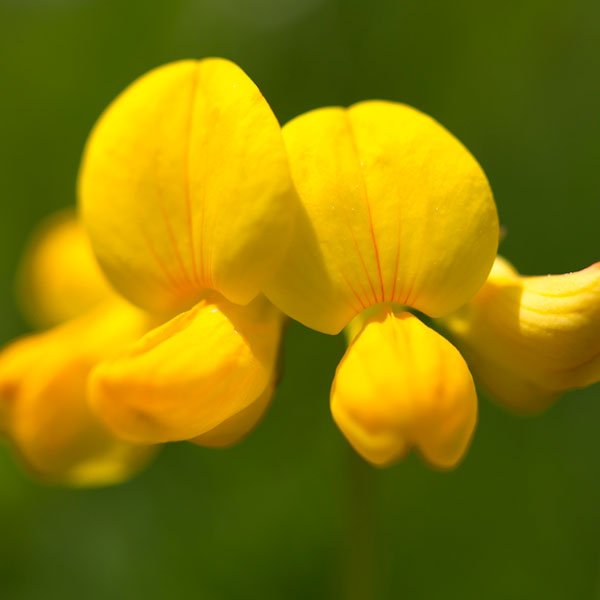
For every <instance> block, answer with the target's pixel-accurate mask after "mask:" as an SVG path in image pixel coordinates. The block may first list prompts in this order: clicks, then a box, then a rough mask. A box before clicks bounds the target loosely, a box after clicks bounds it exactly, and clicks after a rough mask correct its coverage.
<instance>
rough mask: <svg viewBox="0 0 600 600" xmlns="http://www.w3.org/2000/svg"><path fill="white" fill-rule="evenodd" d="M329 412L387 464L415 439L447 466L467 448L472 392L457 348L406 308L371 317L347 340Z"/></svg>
mask: <svg viewBox="0 0 600 600" xmlns="http://www.w3.org/2000/svg"><path fill="white" fill-rule="evenodd" d="M331 412H332V413H333V417H334V419H335V421H336V423H337V424H338V426H339V428H340V429H341V430H342V432H343V433H344V435H345V436H346V437H347V438H348V441H349V442H350V443H351V444H352V445H353V446H354V448H355V449H356V450H357V451H358V452H359V453H360V454H361V455H362V456H364V457H365V458H366V459H367V460H369V461H371V462H372V463H374V464H376V465H387V464H389V463H391V462H394V461H396V460H398V459H400V458H402V457H404V456H405V455H406V454H407V452H408V451H409V450H410V449H411V448H412V447H413V446H414V447H416V448H418V450H419V451H420V453H421V454H422V455H423V456H424V457H425V458H426V460H427V461H428V462H430V463H431V464H433V465H435V466H438V467H442V468H449V467H453V466H454V465H456V463H457V462H458V461H459V460H460V459H461V457H462V456H463V454H464V453H465V451H466V449H467V446H468V444H469V441H470V439H471V436H472V434H473V430H474V428H475V423H476V420H477V397H476V394H475V387H474V385H473V380H472V378H471V374H470V373H469V369H468V368H467V365H466V364H465V362H464V360H463V358H462V357H461V355H460V354H459V352H458V350H456V348H454V346H452V344H450V343H449V342H448V341H446V340H445V339H444V338H443V337H442V336H440V335H439V334H437V333H436V332H435V331H433V330H432V329H430V328H429V327H427V326H426V325H424V324H423V323H422V322H421V321H420V320H419V319H418V318H417V317H415V316H414V315H412V314H410V313H406V312H404V313H400V314H398V315H395V314H393V313H392V312H388V313H385V314H382V315H380V316H379V317H372V318H371V319H369V320H368V321H367V322H366V324H365V326H364V327H363V329H362V331H361V332H360V333H359V334H358V336H357V337H356V338H355V339H354V341H353V342H352V343H351V344H350V346H349V347H348V350H347V351H346V354H345V355H344V358H343V359H342V361H341V362H340V364H339V366H338V368H337V372H336V375H335V379H334V382H333V386H332V390H331Z"/></svg>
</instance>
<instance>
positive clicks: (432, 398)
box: [266, 101, 600, 468]
mask: <svg viewBox="0 0 600 600" xmlns="http://www.w3.org/2000/svg"><path fill="white" fill-rule="evenodd" d="M283 131H284V139H285V142H286V146H287V150H288V153H289V157H290V166H291V169H292V176H293V179H294V182H295V185H296V187H297V190H298V193H299V196H300V200H301V204H302V208H303V210H301V212H300V215H299V222H298V225H297V228H296V233H295V236H294V239H293V241H292V244H291V248H290V252H289V254H288V255H287V258H286V260H285V262H284V263H283V265H282V267H281V268H280V271H279V272H278V274H277V276H276V277H275V278H274V279H273V280H272V282H271V283H270V284H269V285H268V286H267V288H266V294H267V296H268V297H269V298H270V299H271V301H272V302H273V303H274V304H275V305H276V306H277V307H279V308H280V309H281V310H283V311H284V312H285V313H286V314H288V315H290V316H291V317H293V318H294V319H297V320H298V321H300V322H302V323H303V324H305V325H307V326H308V327H311V328H313V329H316V330H318V331H322V332H324V333H328V334H336V333H338V332H340V331H341V330H342V329H343V328H344V327H346V333H347V335H348V337H349V338H350V340H351V341H350V344H349V347H348V349H347V351H346V354H345V356H344V357H343V359H342V361H341V363H340V365H339V366H338V369H337V372H336V375H335V379H334V381H333V386H332V390H331V410H332V413H333V417H334V419H335V421H336V422H337V424H338V426H339V427H340V429H341V430H342V432H343V433H344V434H345V435H346V437H347V438H348V440H349V441H350V443H351V444H352V445H353V446H354V447H355V448H356V450H357V451H358V452H359V453H360V454H362V455H363V456H364V457H365V458H367V459H368V460H370V461H371V462H373V463H375V464H377V465H385V464H389V463H391V462H393V461H395V460H397V459H398V458H401V457H402V456H404V455H405V454H406V453H407V452H408V451H409V450H410V449H411V447H416V448H417V449H418V450H419V451H420V453H421V454H422V455H423V456H424V457H425V458H426V459H427V460H428V461H429V462H430V463H431V464H433V465H436V466H438V467H442V468H448V467H452V466H454V465H455V464H456V463H457V462H458V461H459V460H460V458H461V457H462V456H463V454H464V452H465V450H466V448H467V446H468V444H469V441H470V439H471V436H472V433H473V430H474V427H475V424H476V418H477V403H476V394H475V388H474V385H473V380H472V378H471V374H470V372H469V369H468V367H467V364H466V363H465V361H464V360H463V358H462V357H461V355H460V354H459V352H458V350H457V349H455V348H454V347H453V346H452V345H451V344H450V342H448V341H447V340H445V339H444V338H443V337H441V336H440V335H439V334H438V333H436V332H435V331H434V330H433V329H431V328H429V327H428V326H427V325H425V324H424V323H423V322H422V321H420V320H419V319H418V318H417V316H415V315H414V314H412V313H411V312H409V311H418V312H420V313H424V314H425V315H427V316H428V317H432V318H444V317H448V315H453V313H454V312H455V311H457V310H459V309H460V307H461V306H462V305H464V304H465V303H467V302H468V301H469V300H470V299H471V297H472V296H473V295H474V294H476V292H477V291H478V290H479V289H480V288H481V287H482V285H484V282H485V281H486V278H487V276H488V274H489V272H490V269H491V267H492V265H493V263H494V259H495V256H496V251H497V244H498V233H499V232H498V220H497V214H496V208H495V204H494V201H493V197H492V194H491V190H490V188H489V185H488V182H487V180H486V177H485V175H484V173H483V171H482V170H481V168H480V167H479V165H478V164H477V162H476V161H475V159H474V158H473V157H472V156H471V154H470V153H469V152H468V151H467V150H466V149H465V148H464V146H462V145H461V143H460V142H459V141H458V140H456V139H455V138H454V137H453V136H452V135H451V134H450V133H448V132H447V131H446V130H445V129H444V128H442V127H441V126H440V125H439V124H438V123H436V122H435V121H434V120H433V119H431V118H429V117H427V116H426V115H424V114H422V113H420V112H418V111H416V110H414V109H412V108H410V107H408V106H404V105H400V104H395V103H391V102H379V101H371V102H363V103H359V104H356V105H354V106H352V107H350V108H349V109H342V108H324V109H319V110H315V111H312V112H309V113H307V114H305V115H302V116H300V117H298V118H296V119H294V120H292V121H291V122H290V123H288V124H287V125H286V126H285V127H284V129H283ZM496 264H497V265H498V264H501V263H496ZM495 271H496V269H495ZM598 273H599V270H598V269H597V267H593V268H591V269H588V270H587V271H583V272H582V273H580V274H574V275H567V276H562V277H558V278H554V279H527V280H521V279H519V278H518V277H517V275H516V274H514V273H513V272H511V273H510V274H509V275H505V274H503V275H502V278H501V283H498V280H497V279H496V278H495V275H494V273H492V277H491V278H490V281H489V282H488V283H487V284H486V285H485V286H484V287H483V289H482V291H481V292H480V293H479V294H478V295H477V296H475V298H474V300H473V301H472V302H471V304H469V305H468V308H467V309H464V310H463V311H461V312H460V313H458V316H455V315H453V316H451V317H448V318H447V319H446V320H445V321H444V322H445V323H446V324H447V326H448V327H450V329H451V330H452V331H453V332H454V334H455V335H456V337H457V339H459V341H460V342H461V347H464V348H465V353H466V355H467V357H468V358H469V359H470V360H472V361H473V365H474V367H475V371H476V373H477V374H478V375H481V377H482V379H483V381H484V382H485V383H486V384H487V385H488V387H490V388H491V389H492V391H494V392H496V393H498V394H499V395H500V396H507V395H508V396H509V397H510V398H511V400H510V401H512V402H514V403H517V402H521V400H517V398H516V397H514V394H515V390H516V387H517V386H520V389H519V390H518V392H519V393H522V394H523V395H524V396H525V395H527V394H531V393H534V394H536V393H537V392H538V391H539V392H540V393H541V392H542V391H543V393H544V397H546V396H548V393H547V392H548V391H551V392H553V393H555V392H557V391H560V390H564V389H567V388H569V387H573V386H578V385H587V384H588V383H591V382H592V381H597V380H598V364H599V360H600V359H599V358H598V351H599V346H598V344H599V340H600V335H599V334H600V325H599V311H600V302H599V288H598V286H599V283H598V282H599V279H598ZM521 292H523V293H522V294H521ZM519 311H520V315H519ZM493 336H495V340H494V339H492V338H493ZM536 386H537V387H536ZM539 395H540V394H538V396H539ZM537 399H538V397H537V396H536V397H535V398H534V401H537ZM525 403H526V402H525ZM525 403H523V404H525Z"/></svg>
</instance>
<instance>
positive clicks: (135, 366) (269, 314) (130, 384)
mask: <svg viewBox="0 0 600 600" xmlns="http://www.w3.org/2000/svg"><path fill="white" fill-rule="evenodd" d="M281 329H282V315H281V313H279V311H277V310H275V308H274V307H273V306H272V305H270V304H269V303H268V302H267V301H266V300H265V299H264V298H263V297H258V298H257V299H256V300H254V301H253V302H252V303H251V304H249V305H248V306H245V307H240V306H236V305H233V304H230V303H228V302H226V301H224V300H222V299H216V298H213V299H210V300H205V301H202V302H201V303H200V304H198V305H196V306H195V307H194V308H193V309H191V310H189V311H188V312H186V313H182V314H181V315H179V316H177V317H175V318H174V319H172V320H171V321H169V322H168V323H166V324H165V325H163V326H161V327H159V328H157V329H155V330H153V331H151V332H150V333H149V334H147V335H146V336H145V337H144V338H143V339H142V340H140V342H139V343H137V344H135V345H134V346H132V347H131V348H130V349H129V351H127V352H124V353H123V354H122V355H121V356H119V357H117V358H115V359H113V360H110V361H107V362H105V363H104V364H102V365H100V366H99V367H98V368H97V369H96V371H95V373H94V376H93V379H92V402H93V405H94V407H95V409H96V411H97V413H98V415H99V416H100V417H101V418H102V419H103V420H104V421H105V423H106V424H107V425H108V426H109V427H110V428H111V429H113V430H114V431H115V433H116V434H117V435H119V436H120V437H122V438H123V439H128V440H132V441H137V442H142V443H154V442H166V441H175V440H187V439H191V438H195V437H197V436H200V435H202V434H204V433H207V432H209V431H211V430H212V429H214V428H215V427H217V426H219V425H221V424H223V423H224V422H225V421H227V420H228V419H230V418H232V417H233V416H234V415H236V414H238V413H239V412H240V411H242V410H243V409H245V408H247V407H249V406H250V405H251V404H252V403H254V402H257V401H259V400H260V397H261V394H263V392H265V390H266V388H267V387H268V386H269V385H270V383H271V381H272V379H273V377H274V373H275V368H276V360H277V355H278V350H279V340H280V336H281Z"/></svg>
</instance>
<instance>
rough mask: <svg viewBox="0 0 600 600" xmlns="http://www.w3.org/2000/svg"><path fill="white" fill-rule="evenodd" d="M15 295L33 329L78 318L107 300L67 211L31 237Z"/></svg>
mask: <svg viewBox="0 0 600 600" xmlns="http://www.w3.org/2000/svg"><path fill="white" fill-rule="evenodd" d="M18 292H19V300H20V304H21V306H22V309H23V312H24V313H25V315H26V317H27V319H28V320H29V321H30V322H31V323H32V324H33V325H36V326H38V327H50V326H53V325H57V324H59V323H62V322H63V321H66V320H68V319H71V318H73V317H76V316H79V315H80V314H82V313H84V312H85V311H86V310H88V309H90V308H92V307H93V306H95V305H97V304H98V303H99V302H101V301H103V300H105V299H106V298H108V297H109V296H110V295H111V294H112V291H111V289H110V288H109V286H108V283H107V281H106V279H105V277H104V275H103V274H102V272H101V271H100V269H99V267H98V264H97V263H96V259H95V258H94V255H93V252H92V249H91V247H90V244H89V241H88V239H87V236H86V234H85V231H84V229H83V226H82V225H81V224H80V222H79V220H78V219H77V218H76V216H75V214H74V213H73V212H72V211H69V210H66V211H63V212H60V213H57V214H55V215H53V216H51V217H50V218H48V219H47V220H46V221H45V222H44V223H42V225H41V227H39V228H38V230H37V231H36V232H35V233H34V235H33V236H32V239H31V241H30V243H29V246H28V248H27V250H26V252H25V255H24V257H23V260H22V262H21V266H20V270H19V280H18Z"/></svg>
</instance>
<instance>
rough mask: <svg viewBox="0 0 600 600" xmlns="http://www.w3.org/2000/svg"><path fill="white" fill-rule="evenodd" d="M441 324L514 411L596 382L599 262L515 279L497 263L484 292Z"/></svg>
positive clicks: (599, 371)
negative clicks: (584, 267) (580, 268)
mask: <svg viewBox="0 0 600 600" xmlns="http://www.w3.org/2000/svg"><path fill="white" fill-rule="evenodd" d="M444 322H445V324H446V326H447V327H448V328H449V330H450V331H451V332H452V334H453V335H454V337H455V339H456V341H457V343H458V345H459V347H460V348H461V350H462V352H463V353H464V355H465V357H466V358H467V360H468V362H469V365H470V366H471V369H472V370H473V373H474V374H475V376H476V377H477V378H478V379H479V380H480V381H481V383H482V384H483V386H484V387H485V388H487V390H488V391H489V392H490V393H491V395H492V396H494V397H495V398H497V399H498V400H499V401H500V402H502V403H503V404H505V405H507V406H509V407H511V408H513V409H515V410H517V411H520V412H536V411H538V410H541V409H543V408H545V407H547V406H548V405H549V404H551V403H552V402H553V401H554V400H555V399H556V398H557V397H558V396H559V395H560V394H561V393H562V392H564V391H565V390H568V389H571V388H578V387H584V386H587V385H590V384H592V383H595V382H597V381H600V263H596V264H594V265H592V266H591V267H588V268H587V269H583V270H582V271H578V272H575V273H568V274H565V275H552V276H551V275H548V276H543V277H522V276H519V274H518V273H517V272H516V271H515V270H514V268H513V267H512V266H511V265H510V264H509V263H507V262H506V261H505V260H504V259H502V258H500V257H498V258H497V259H496V263H495V265H494V268H493V270H492V272H491V274H490V277H489V279H488V281H487V282H486V284H485V286H484V287H483V288H482V289H481V290H480V291H479V292H478V293H477V294H476V295H475V296H474V297H473V298H472V300H471V301H470V302H469V303H468V304H467V305H466V306H465V307H464V308H463V309H461V310H460V311H458V312H457V313H455V314H454V315H452V316H450V317H449V318H448V319H446V320H445V321H444Z"/></svg>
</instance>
